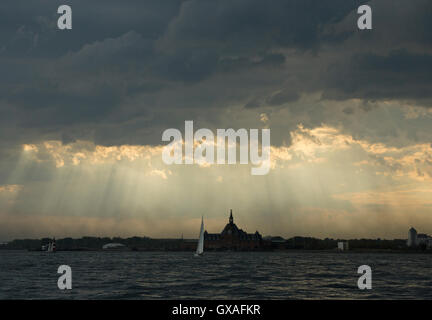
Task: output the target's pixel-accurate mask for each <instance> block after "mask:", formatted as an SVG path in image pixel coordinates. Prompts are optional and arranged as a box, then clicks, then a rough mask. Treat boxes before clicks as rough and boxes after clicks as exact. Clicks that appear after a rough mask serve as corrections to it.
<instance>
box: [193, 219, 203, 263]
mask: <svg viewBox="0 0 432 320" xmlns="http://www.w3.org/2000/svg"><path fill="white" fill-rule="evenodd" d="M203 252H204V219H203V218H201V230H200V236H199V240H198V246H197V249H196V253H195V255H201V254H202V253H203Z"/></svg>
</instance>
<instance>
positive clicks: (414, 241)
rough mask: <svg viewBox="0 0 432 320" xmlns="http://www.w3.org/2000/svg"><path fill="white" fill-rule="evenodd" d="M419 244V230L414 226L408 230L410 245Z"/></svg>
mask: <svg viewBox="0 0 432 320" xmlns="http://www.w3.org/2000/svg"><path fill="white" fill-rule="evenodd" d="M416 245H417V230H416V229H414V228H412V227H411V229H409V231H408V241H407V246H408V247H415V246H416Z"/></svg>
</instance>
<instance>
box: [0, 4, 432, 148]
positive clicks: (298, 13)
mask: <svg viewBox="0 0 432 320" xmlns="http://www.w3.org/2000/svg"><path fill="white" fill-rule="evenodd" d="M369 2H370V4H371V6H372V7H373V9H374V26H375V29H374V30H373V31H371V32H369V31H367V32H366V33H360V32H359V31H358V30H357V27H356V19H357V14H356V9H357V7H358V6H359V5H360V4H364V3H369ZM415 2H416V3H418V5H411V4H407V3H406V2H405V1H380V2H377V1H354V0H353V1H346V0H337V1H331V2H317V1H313V0H293V1H282V0H281V1H269V2H263V1H255V0H248V1H246V0H236V1H194V0H191V1H180V0H179V1H175V0H173V1H163V2H161V1H156V0H155V1H138V0H137V1H127V2H119V1H114V0H107V1H103V2H102V1H100V2H98V1H91V2H88V1H81V0H73V1H72V2H70V4H71V6H72V9H73V19H74V20H73V30H72V31H60V30H57V28H56V20H57V17H58V15H57V13H56V9H57V4H53V3H52V2H51V1H45V0H38V1H31V2H25V3H24V2H22V1H3V2H2V4H1V5H0V7H1V10H0V12H1V13H0V27H1V28H0V34H1V36H2V43H1V44H0V67H1V68H2V70H3V71H4V72H2V75H1V76H0V84H1V86H0V112H2V114H3V115H4V116H3V117H2V118H1V119H0V123H1V124H2V126H3V127H4V128H5V129H4V131H3V132H4V134H7V135H8V136H9V139H12V140H14V139H15V140H16V143H23V142H29V141H33V140H38V139H39V140H40V139H47V138H51V139H60V140H62V141H64V142H67V141H74V140H76V139H78V138H87V139H95V140H97V142H98V143H101V144H106V145H109V144H118V143H151V144H154V143H160V133H161V131H163V129H164V128H167V127H172V126H178V125H179V124H180V125H181V123H182V121H184V120H185V119H195V120H198V119H201V120H203V123H205V124H206V125H208V126H209V127H211V126H216V125H220V124H221V123H222V124H226V125H228V124H229V125H230V126H236V123H235V122H234V121H233V119H235V118H232V117H230V119H227V118H226V117H225V118H223V117H224V116H223V112H224V110H225V109H227V108H228V107H230V106H232V105H241V106H244V107H245V108H246V109H248V110H251V111H254V110H256V111H257V112H261V111H262V109H263V108H269V107H270V108H284V107H286V106H288V107H289V109H290V110H291V113H292V114H291V117H292V118H293V123H294V122H295V120H296V117H298V118H299V119H302V118H304V116H305V114H306V115H308V118H309V119H312V120H313V121H312V120H311V122H310V123H309V125H314V124H319V123H321V122H323V121H325V120H326V119H322V118H320V119H318V118H319V117H321V116H323V113H322V112H316V111H315V112H311V111H310V110H309V109H310V108H309V109H308V107H302V106H300V105H294V103H296V102H297V101H298V100H299V98H300V97H301V95H302V94H308V93H314V92H317V91H322V92H323V97H324V98H332V99H338V100H340V99H347V98H353V97H356V98H361V99H363V98H365V99H381V98H383V99H384V98H398V97H410V98H413V97H414V98H415V97H420V96H421V97H424V98H425V99H427V98H428V97H429V95H430V93H429V92H428V90H427V87H428V86H429V85H430V58H429V56H428V54H427V53H423V52H421V51H422V50H424V48H427V47H430V43H431V42H430V38H431V37H430V35H431V32H430V30H431V28H428V27H429V26H430V23H431V22H430V21H431V20H432V19H429V18H430V17H431V10H430V8H431V4H430V2H428V1H425V0H416V1H415ZM395 19H396V20H398V21H402V22H403V23H402V24H403V26H398V23H399V24H400V22H395ZM413 22H415V23H413ZM392 30H395V32H391V31H392ZM389 33H390V34H389ZM388 34H389V35H388ZM395 34H396V35H395ZM386 35H388V36H386ZM382 39H385V41H383V40H382ZM383 42H384V43H385V47H384V45H382V43H383ZM401 45H402V46H403V50H401V48H400V46H401ZM305 108H306V109H305ZM345 110H349V109H345ZM266 112H271V110H267V111H266ZM352 113H353V112H344V114H345V115H350V114H352ZM299 121H300V120H299ZM301 121H302V122H303V120H301ZM253 124H254V125H255V123H253ZM251 125H252V124H251ZM15 128H20V130H21V132H20V134H16V129H15ZM290 129H292V128H291V127H290V128H283V130H284V131H285V132H287V133H286V134H288V133H289V130H290ZM283 130H282V129H281V131H283ZM138 135H139V138H138V137H137V136H138ZM64 137H67V138H64ZM285 138H286V137H285ZM285 138H283V139H282V138H278V137H275V140H274V141H282V140H284V139H285ZM285 140H286V141H288V140H289V137H288V138H287V139H285Z"/></svg>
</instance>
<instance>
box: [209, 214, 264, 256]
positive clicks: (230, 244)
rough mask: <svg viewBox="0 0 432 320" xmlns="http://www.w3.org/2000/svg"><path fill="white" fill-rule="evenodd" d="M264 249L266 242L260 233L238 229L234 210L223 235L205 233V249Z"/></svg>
mask: <svg viewBox="0 0 432 320" xmlns="http://www.w3.org/2000/svg"><path fill="white" fill-rule="evenodd" d="M264 247H265V241H264V240H263V238H262V236H261V234H260V233H259V232H258V231H256V232H255V233H247V232H245V231H243V230H242V229H240V228H238V227H237V225H236V224H235V223H234V217H233V214H232V209H231V210H230V217H229V220H228V223H227V225H226V226H225V228H224V229H223V230H222V232H221V233H208V232H207V231H205V232H204V248H205V249H216V250H223V249H231V250H259V249H263V248H264Z"/></svg>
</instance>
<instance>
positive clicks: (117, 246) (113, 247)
mask: <svg viewBox="0 0 432 320" xmlns="http://www.w3.org/2000/svg"><path fill="white" fill-rule="evenodd" d="M102 249H103V250H121V249H126V246H125V245H124V244H121V243H107V244H106V245H104V246H103V247H102Z"/></svg>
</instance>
